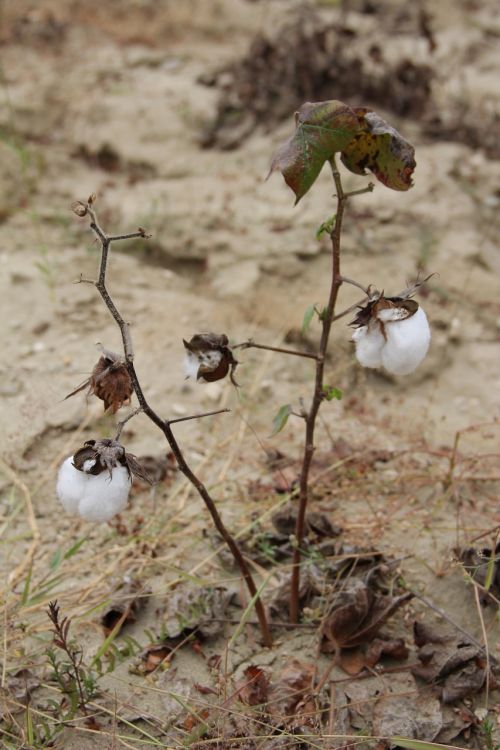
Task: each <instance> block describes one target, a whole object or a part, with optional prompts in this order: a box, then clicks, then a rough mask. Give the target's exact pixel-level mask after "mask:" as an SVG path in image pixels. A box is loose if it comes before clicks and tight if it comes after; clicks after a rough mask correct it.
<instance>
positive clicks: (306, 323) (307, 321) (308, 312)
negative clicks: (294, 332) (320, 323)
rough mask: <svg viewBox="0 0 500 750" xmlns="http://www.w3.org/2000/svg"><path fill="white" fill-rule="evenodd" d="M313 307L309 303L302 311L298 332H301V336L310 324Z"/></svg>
mask: <svg viewBox="0 0 500 750" xmlns="http://www.w3.org/2000/svg"><path fill="white" fill-rule="evenodd" d="M315 309H316V308H315V306H314V305H309V307H308V308H307V310H306V311H305V313H304V319H303V321H302V328H301V329H300V333H301V334H302V336H305V335H306V331H307V329H308V328H309V326H310V324H311V320H312V319H313V316H314V311H315Z"/></svg>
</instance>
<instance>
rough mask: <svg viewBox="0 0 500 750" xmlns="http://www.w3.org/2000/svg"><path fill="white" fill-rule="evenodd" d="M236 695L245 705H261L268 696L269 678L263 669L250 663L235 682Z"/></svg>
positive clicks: (265, 701)
mask: <svg viewBox="0 0 500 750" xmlns="http://www.w3.org/2000/svg"><path fill="white" fill-rule="evenodd" d="M236 692H237V696H238V698H239V699H240V701H241V702H242V703H245V704H246V705H247V706H262V705H264V704H265V703H267V700H268V697H269V678H268V676H267V675H266V673H265V672H264V670H263V669H261V668H260V667H257V666H256V665H254V664H251V665H250V666H249V667H247V668H246V669H245V671H244V673H243V678H242V679H241V680H239V682H238V683H237V684H236Z"/></svg>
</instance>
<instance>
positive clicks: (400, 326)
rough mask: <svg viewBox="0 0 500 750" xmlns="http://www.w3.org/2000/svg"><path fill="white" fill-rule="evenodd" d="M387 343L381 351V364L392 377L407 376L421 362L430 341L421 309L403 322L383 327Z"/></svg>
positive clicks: (429, 334)
mask: <svg viewBox="0 0 500 750" xmlns="http://www.w3.org/2000/svg"><path fill="white" fill-rule="evenodd" d="M385 333H386V337H387V341H386V343H385V346H384V347H383V349H382V364H383V366H384V367H385V369H386V370H387V371H388V372H391V373H393V374H394V375H408V373H410V372H413V370H415V369H416V368H417V367H418V365H419V364H420V363H421V362H422V360H423V359H424V357H425V355H426V354H427V350H428V348H429V343H430V340H431V331H430V328H429V323H428V322H427V316H426V314H425V312H424V311H423V310H422V308H421V307H419V308H418V310H417V312H416V313H415V314H414V315H412V316H411V317H409V318H406V319H405V320H398V321H393V322H388V323H386V325H385Z"/></svg>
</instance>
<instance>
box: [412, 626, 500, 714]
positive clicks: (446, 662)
mask: <svg viewBox="0 0 500 750" xmlns="http://www.w3.org/2000/svg"><path fill="white" fill-rule="evenodd" d="M414 633H415V634H416V635H415V641H416V642H417V643H418V645H419V649H418V653H417V656H418V659H419V661H420V662H421V665H419V666H416V667H414V668H413V669H412V672H413V674H414V675H415V676H416V677H420V678H421V679H422V680H424V681H425V682H430V683H438V684H439V688H440V692H441V699H442V701H443V703H454V702H455V701H457V700H460V699H461V698H464V697H465V696H467V695H470V694H474V693H477V692H478V691H479V690H481V688H482V686H483V684H484V682H485V679H486V664H485V659H484V655H483V650H482V649H481V648H480V647H479V646H476V645H475V644H474V643H471V642H470V641H468V640H467V638H465V637H464V636H462V635H460V634H459V635H455V634H454V633H449V634H448V633H447V632H446V631H443V632H435V629H433V628H430V627H427V628H426V629H425V630H424V629H423V628H422V627H421V624H420V623H415V624H414Z"/></svg>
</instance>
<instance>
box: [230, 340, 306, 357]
mask: <svg viewBox="0 0 500 750" xmlns="http://www.w3.org/2000/svg"><path fill="white" fill-rule="evenodd" d="M232 348H233V349H265V350H266V351H268V352H278V353H279V354H291V355H292V356H294V357H307V358H308V359H316V360H317V359H318V355H317V354H313V353H312V352H300V351H297V349H283V348H281V347H279V346H267V345H266V344H256V343H255V342H253V341H250V340H249V341H244V342H243V343H242V344H236V346H233V347H232Z"/></svg>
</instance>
